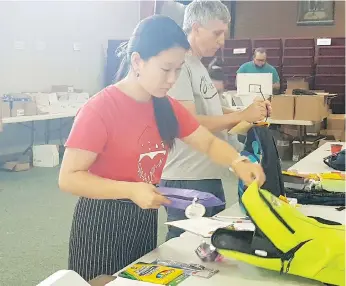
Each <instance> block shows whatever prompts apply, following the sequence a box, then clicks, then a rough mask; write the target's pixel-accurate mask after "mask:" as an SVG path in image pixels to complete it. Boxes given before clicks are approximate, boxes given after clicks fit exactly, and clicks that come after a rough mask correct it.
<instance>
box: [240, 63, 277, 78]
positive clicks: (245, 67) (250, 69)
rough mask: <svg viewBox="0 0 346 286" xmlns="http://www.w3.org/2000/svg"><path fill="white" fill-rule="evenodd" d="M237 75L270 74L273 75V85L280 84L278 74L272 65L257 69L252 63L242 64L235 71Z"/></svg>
mask: <svg viewBox="0 0 346 286" xmlns="http://www.w3.org/2000/svg"><path fill="white" fill-rule="evenodd" d="M237 73H271V74H272V75H273V83H278V82H280V78H279V74H278V72H277V70H276V68H274V67H273V66H272V65H270V64H268V63H266V64H265V65H264V66H263V67H261V68H260V67H258V66H256V65H255V64H254V62H252V61H251V62H247V63H245V64H242V65H241V66H240V68H239V69H238V70H237Z"/></svg>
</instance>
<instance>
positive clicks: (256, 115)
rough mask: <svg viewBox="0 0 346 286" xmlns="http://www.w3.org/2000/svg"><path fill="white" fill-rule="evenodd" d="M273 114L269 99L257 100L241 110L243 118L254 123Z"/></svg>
mask: <svg viewBox="0 0 346 286" xmlns="http://www.w3.org/2000/svg"><path fill="white" fill-rule="evenodd" d="M270 114H271V105H270V102H269V101H263V100H262V101H259V100H255V101H254V103H253V104H251V105H250V106H249V107H248V108H246V109H245V110H243V111H242V112H241V118H242V120H245V121H247V122H250V123H253V122H257V121H262V120H264V119H265V118H266V117H269V116H270Z"/></svg>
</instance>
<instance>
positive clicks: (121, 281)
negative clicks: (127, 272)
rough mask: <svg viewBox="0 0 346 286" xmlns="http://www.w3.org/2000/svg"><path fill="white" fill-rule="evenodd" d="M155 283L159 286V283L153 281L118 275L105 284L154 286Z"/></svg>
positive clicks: (115, 285) (111, 285)
mask: <svg viewBox="0 0 346 286" xmlns="http://www.w3.org/2000/svg"><path fill="white" fill-rule="evenodd" d="M153 285H156V286H157V284H153V283H148V282H142V281H137V280H131V279H126V278H122V277H117V279H115V280H113V281H112V282H109V283H107V284H106V285H105V286H153Z"/></svg>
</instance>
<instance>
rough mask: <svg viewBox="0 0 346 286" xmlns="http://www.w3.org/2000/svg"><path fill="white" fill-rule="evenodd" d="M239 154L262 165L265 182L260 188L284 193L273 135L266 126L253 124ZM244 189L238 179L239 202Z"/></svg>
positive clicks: (274, 192) (273, 192)
mask: <svg viewBox="0 0 346 286" xmlns="http://www.w3.org/2000/svg"><path fill="white" fill-rule="evenodd" d="M241 155H243V156H246V157H247V158H248V159H249V160H250V161H251V162H253V163H259V164H261V165H262V168H263V170H264V173H265V175H266V182H265V183H264V185H263V186H262V189H264V190H267V191H269V192H270V193H272V194H273V195H275V196H277V197H279V196H280V195H283V196H284V195H285V188H284V180H283V176H282V172H281V164H280V163H281V161H280V157H279V153H278V150H277V148H276V144H275V140H274V137H273V135H272V133H271V131H270V129H269V128H268V127H267V126H254V127H252V128H251V129H250V130H249V131H248V132H247V135H246V141H245V146H244V150H243V151H242V152H241ZM245 190H246V186H245V184H244V182H243V181H241V180H239V184H238V196H239V203H240V204H242V203H241V197H242V195H243V193H244V192H245Z"/></svg>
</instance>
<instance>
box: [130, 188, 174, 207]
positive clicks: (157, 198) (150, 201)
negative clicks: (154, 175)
mask: <svg viewBox="0 0 346 286" xmlns="http://www.w3.org/2000/svg"><path fill="white" fill-rule="evenodd" d="M129 199H130V200H131V201H133V202H134V203H135V204H136V205H138V206H139V207H140V208H142V209H158V208H160V206H162V205H163V204H170V201H169V200H168V199H167V198H166V197H165V196H163V195H162V194H160V192H159V191H158V190H157V189H156V187H155V186H154V185H151V184H147V183H133V188H132V189H131V190H130V195H129Z"/></svg>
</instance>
